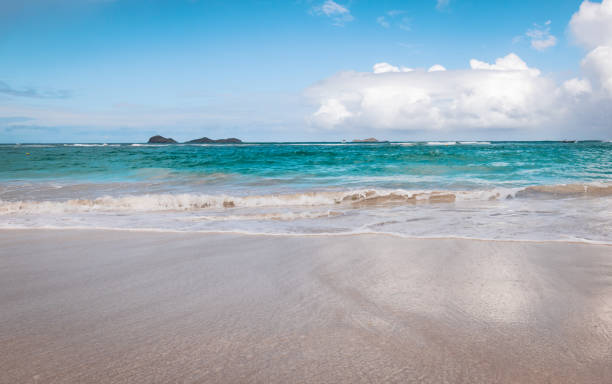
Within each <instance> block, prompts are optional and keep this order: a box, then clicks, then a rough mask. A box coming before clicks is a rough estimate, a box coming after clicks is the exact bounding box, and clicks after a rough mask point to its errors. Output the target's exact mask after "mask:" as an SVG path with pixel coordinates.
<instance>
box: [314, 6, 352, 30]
mask: <svg viewBox="0 0 612 384" xmlns="http://www.w3.org/2000/svg"><path fill="white" fill-rule="evenodd" d="M312 12H313V13H314V14H316V15H318V16H325V17H328V18H330V19H331V20H332V23H333V25H336V26H338V27H342V26H344V25H345V24H346V23H348V22H351V21H353V20H354V19H355V18H354V17H353V15H351V11H350V10H349V9H348V8H347V7H346V6H344V5H341V4H338V3H336V2H335V1H333V0H326V1H325V2H324V3H323V4H321V5H319V6H316V7H314V8H313V9H312Z"/></svg>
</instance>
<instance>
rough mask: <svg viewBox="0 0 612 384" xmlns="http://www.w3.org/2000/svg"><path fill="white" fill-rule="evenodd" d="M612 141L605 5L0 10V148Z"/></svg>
mask: <svg viewBox="0 0 612 384" xmlns="http://www.w3.org/2000/svg"><path fill="white" fill-rule="evenodd" d="M154 134H161V135H164V136H167V137H173V138H175V139H177V140H180V141H183V140H188V139H193V138H198V137H202V136H208V137H211V138H225V137H238V138H241V139H243V140H246V141H338V140H342V139H347V140H351V139H354V138H364V137H371V136H374V137H377V138H379V139H388V140H453V139H455V140H545V139H575V138H576V139H604V140H609V139H612V0H604V1H603V2H589V1H584V2H582V1H569V0H555V1H544V0H542V1H512V0H511V1H503V2H502V1H490V0H488V1H481V0H421V1H393V0H379V1H364V0H338V1H335V0H295V1H290V0H288V1H274V0H267V1H266V0H259V1H255V0H253V1H221V0H219V1H217V0H209V1H206V0H166V1H162V0H159V1H156V0H21V1H19V2H15V1H11V0H0V142H5V143H14V142H143V141H146V140H147V139H148V137H149V136H152V135H154Z"/></svg>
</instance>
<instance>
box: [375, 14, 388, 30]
mask: <svg viewBox="0 0 612 384" xmlns="http://www.w3.org/2000/svg"><path fill="white" fill-rule="evenodd" d="M376 22H377V23H378V24H380V26H381V27H383V28H389V27H391V24H390V23H389V22H388V21H387V19H385V17H384V16H378V17H377V18H376Z"/></svg>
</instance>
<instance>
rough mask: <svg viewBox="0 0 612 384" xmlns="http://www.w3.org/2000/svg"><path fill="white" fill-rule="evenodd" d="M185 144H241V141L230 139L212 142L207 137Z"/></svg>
mask: <svg viewBox="0 0 612 384" xmlns="http://www.w3.org/2000/svg"><path fill="white" fill-rule="evenodd" d="M185 144H242V140H240V139H236V138H235V137H230V138H227V139H218V140H213V139H209V138H208V137H202V138H201V139H195V140H189V141H186V142H185Z"/></svg>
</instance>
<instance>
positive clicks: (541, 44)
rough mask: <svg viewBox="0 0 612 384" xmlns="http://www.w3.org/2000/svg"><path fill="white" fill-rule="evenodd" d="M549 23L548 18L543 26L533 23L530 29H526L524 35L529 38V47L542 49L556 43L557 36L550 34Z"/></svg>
mask: <svg viewBox="0 0 612 384" xmlns="http://www.w3.org/2000/svg"><path fill="white" fill-rule="evenodd" d="M550 24H551V21H550V20H548V21H547V22H546V23H544V26H541V25H538V24H534V27H533V28H532V29H529V30H527V32H526V33H525V35H526V36H527V37H529V38H530V39H531V48H533V49H535V50H538V51H543V50H545V49H547V48H550V47H554V46H555V45H557V38H556V37H555V36H553V35H551V34H550Z"/></svg>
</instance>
